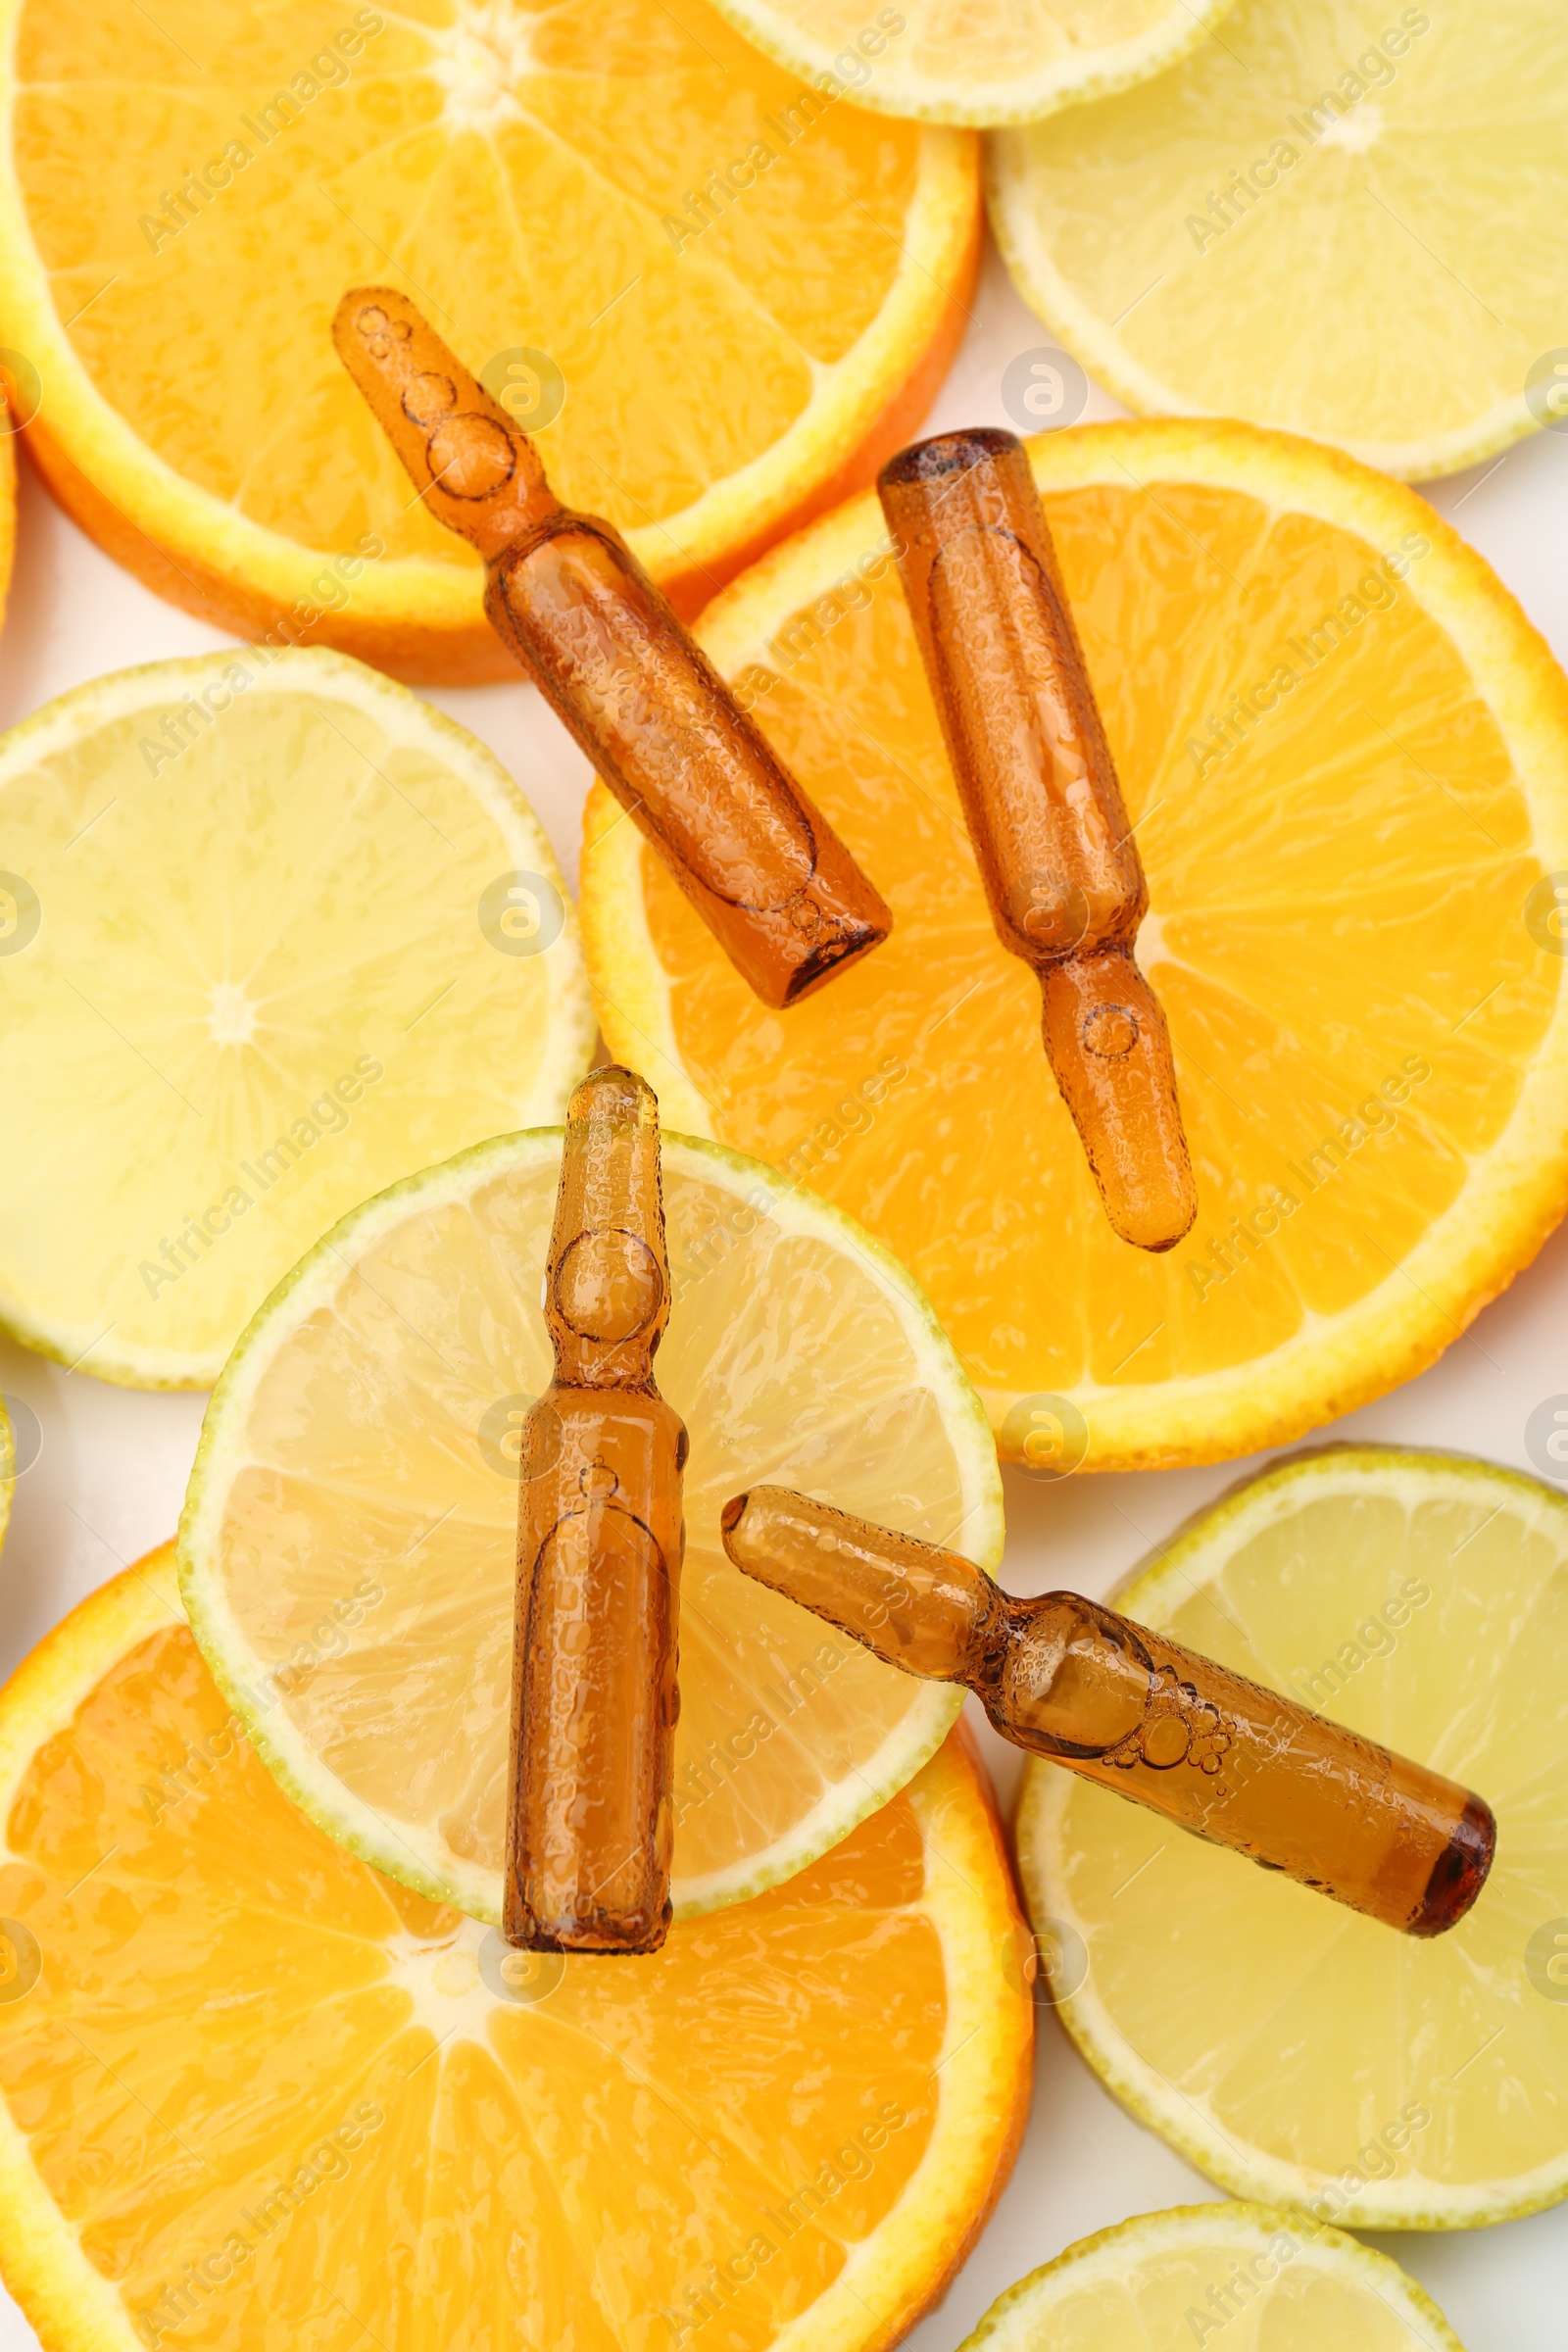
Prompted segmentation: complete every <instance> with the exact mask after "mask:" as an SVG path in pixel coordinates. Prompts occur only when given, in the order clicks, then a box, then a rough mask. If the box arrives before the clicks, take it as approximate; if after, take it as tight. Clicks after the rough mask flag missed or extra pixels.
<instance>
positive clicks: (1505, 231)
mask: <svg viewBox="0 0 1568 2352" xmlns="http://www.w3.org/2000/svg"><path fill="white" fill-rule="evenodd" d="M988 171H989V181H988V193H989V199H990V206H991V217H992V220H993V221H994V223H995V225H996V231H997V238H998V242H999V243H1000V245H1001V247H1002V250H1003V253H1004V255H1005V259H1006V262H1007V266H1008V268H1009V270H1011V271H1012V275H1013V278H1014V280H1015V281H1016V283H1017V287H1018V291H1019V292H1020V293H1021V294H1022V296H1023V298H1024V300H1025V302H1027V303H1028V304H1029V305H1030V306H1031V307H1032V308H1033V309H1034V310H1035V311H1037V312H1038V313H1039V315H1040V317H1041V318H1042V319H1045V321H1046V322H1047V324H1048V325H1049V326H1050V327H1052V328H1053V329H1054V332H1055V333H1056V334H1057V335H1059V336H1060V338H1061V340H1062V342H1063V343H1065V344H1066V345H1067V346H1068V348H1069V349H1070V350H1071V351H1072V352H1073V353H1075V354H1076V356H1077V358H1078V359H1079V360H1081V361H1082V363H1083V365H1084V367H1085V368H1088V369H1089V370H1090V372H1091V373H1092V374H1094V375H1096V376H1098V377H1099V379H1100V381H1101V382H1102V383H1103V384H1106V385H1108V387H1109V388H1110V390H1111V391H1112V392H1114V393H1115V395H1116V397H1117V398H1118V399H1119V400H1123V401H1125V402H1126V403H1127V405H1128V406H1129V407H1130V408H1134V409H1140V410H1144V411H1146V412H1150V413H1154V414H1158V413H1161V412H1163V413H1167V414H1175V415H1178V416H1193V415H1208V416H1219V417H1246V418H1247V419H1248V420H1249V422H1250V423H1253V424H1268V425H1279V426H1282V427H1284V428H1285V429H1286V430H1287V431H1290V432H1295V433H1305V434H1308V435H1310V436H1311V437H1312V439H1314V440H1318V441H1334V442H1338V443H1339V444H1340V445H1341V446H1342V447H1343V448H1346V449H1348V450H1350V451H1352V452H1353V453H1354V454H1355V455H1356V456H1357V457H1361V458H1364V459H1366V460H1367V462H1368V463H1369V464H1370V465H1373V466H1382V467H1383V468H1384V469H1385V470H1386V471H1388V472H1390V473H1397V474H1403V475H1405V476H1408V477H1410V478H1414V479H1420V478H1423V477H1424V476H1426V475H1429V474H1435V473H1450V472H1452V471H1454V470H1455V469H1456V468H1457V467H1459V466H1470V465H1473V464H1475V463H1476V461H1477V460H1478V459H1481V458H1484V457H1487V456H1489V455H1491V454H1492V453H1493V452H1494V451H1495V450H1499V449H1504V448H1506V447H1507V446H1508V444H1509V443H1510V442H1512V441H1517V440H1518V439H1519V438H1520V436H1521V435H1522V434H1524V433H1528V432H1530V431H1532V430H1533V429H1534V428H1535V427H1536V426H1537V425H1539V424H1544V423H1557V424H1558V425H1559V426H1560V423H1561V421H1562V419H1563V417H1564V416H1565V414H1568V410H1565V408H1564V406H1563V403H1564V401H1565V400H1568V348H1565V346H1568V314H1565V312H1564V309H1563V300H1562V267H1561V259H1560V235H1561V222H1562V219H1563V213H1564V209H1565V207H1568V12H1565V11H1564V10H1563V8H1562V7H1561V5H1560V0H1510V5H1509V6H1508V7H1507V8H1506V9H1503V10H1498V9H1496V8H1491V7H1488V6H1487V5H1486V0H1443V5H1442V6H1439V7H1431V8H1402V7H1394V6H1390V5H1387V4H1386V0H1339V4H1338V5H1337V6H1335V7H1333V8H1325V7H1324V6H1323V5H1322V0H1241V5H1240V6H1239V7H1238V8H1236V9H1235V10H1234V11H1233V12H1232V13H1231V15H1230V16H1228V17H1227V18H1226V20H1225V22H1224V24H1223V25H1221V26H1220V27H1219V29H1218V31H1217V32H1216V33H1215V34H1214V37H1213V38H1212V39H1210V40H1208V41H1206V42H1204V43H1203V45H1202V46H1201V48H1198V49H1195V50H1194V52H1193V54H1192V55H1191V56H1190V57H1188V58H1186V59H1184V60H1183V62H1182V63H1181V64H1180V65H1178V66H1176V67H1175V68H1174V69H1173V71H1172V72H1171V73H1165V74H1161V75H1160V77H1159V78H1158V79H1157V80H1156V81H1151V82H1146V83H1144V84H1143V85H1142V86H1141V87H1140V88H1138V89H1135V90H1128V91H1127V92H1125V93H1124V94H1123V95H1122V96H1120V97H1117V98H1110V99H1106V100H1105V101H1104V102H1103V104H1102V105H1098V106H1091V107H1082V108H1077V109H1075V110H1073V111H1072V112H1071V113H1068V114H1064V115H1057V116H1054V118H1053V119H1052V120H1051V121H1050V122H1049V123H1029V124H1026V125H1024V126H1023V127H1021V128H1019V129H1016V130H1007V131H1003V132H1001V133H999V134H998V137H997V139H996V140H995V141H994V143H993V145H992V148H991V153H990V156H989V159H988ZM1504 188H1506V191H1507V194H1506V200H1505V201H1503V200H1502V199H1501V197H1500V191H1501V190H1502V189H1504ZM1204 544H1205V546H1206V539H1205V541H1204ZM1283 658H1285V659H1288V658H1289V657H1288V656H1285V657H1283Z"/></svg>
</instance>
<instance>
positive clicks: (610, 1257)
mask: <svg viewBox="0 0 1568 2352" xmlns="http://www.w3.org/2000/svg"><path fill="white" fill-rule="evenodd" d="M668 1313H669V1276H668V1266H667V1262H666V1258H665V1252H664V1212H663V1200H662V1190H661V1183H660V1152H659V1105H658V1103H657V1102H656V1101H655V1099H654V1096H653V1093H652V1091H651V1090H650V1089H649V1087H648V1086H647V1085H645V1083H644V1082H643V1080H642V1079H641V1078H638V1077H636V1076H635V1075H634V1074H633V1073H632V1072H631V1071H630V1070H623V1069H619V1068H615V1067H612V1068H609V1069H602V1070H595V1071H594V1072H593V1073H592V1075H591V1076H589V1077H587V1078H585V1079H584V1080H583V1082H582V1084H581V1086H579V1087H578V1089H577V1091H576V1093H575V1094H574V1095H573V1096H572V1098H571V1103H570V1105H569V1107H568V1109H567V1112H566V1142H565V1150H564V1155H563V1158H562V1163H561V1184H560V1189H559V1191H558V1192H557V1195H556V1217H555V1226H554V1230H553V1231H552V1234H551V1237H550V1263H549V1267H548V1269H547V1272H546V1276H545V1322H546V1325H547V1327H548V1329H549V1332H550V1339H551V1344H552V1346H553V1347H554V1348H555V1355H556V1371H555V1378H554V1380H553V1381H552V1382H551V1385H550V1387H549V1388H548V1389H547V1390H546V1391H545V1394H544V1395H543V1396H542V1397H540V1399H539V1401H538V1403H537V1404H536V1405H534V1407H533V1409H532V1410H531V1412H530V1413H529V1415H528V1417H527V1420H526V1421H525V1422H524V1423H523V1429H522V1485H521V1488H520V1490H519V1495H518V1509H517V1608H516V1626H515V1638H514V1645H513V1684H512V1688H513V1720H512V1787H511V1802H510V1806H509V1810H508V1852H507V1867H506V1896H505V1911H504V1915H503V1922H502V1925H503V1932H504V1933H505V1935H506V1936H507V1939H508V1941H509V1942H511V1943H515V1944H518V1945H520V1946H521V1947H522V1948H523V1949H524V1950H526V1951H534V1952H651V1951H655V1950H657V1949H658V1947H659V1945H660V1944H662V1942H663V1940H664V1936H665V1934H666V1932H667V1930H668V1927H669V1855H670V1839H671V1835H672V1824H673V1816H672V1812H671V1807H670V1797H669V1777H670V1763H671V1750H672V1744H673V1740H674V1736H675V1717H676V1714H677V1712H678V1707H679V1700H678V1697H677V1693H676V1686H675V1631H676V1600H677V1593H678V1588H679V1579H680V1564H681V1552H682V1549H683V1546H684V1544H685V1530H684V1527H683V1525H682V1521H681V1472H682V1470H683V1469H684V1467H685V1463H686V1432H685V1429H684V1427H683V1426H682V1424H681V1420H680V1416H679V1415H678V1414H677V1413H676V1412H675V1411H674V1410H673V1408H672V1407H671V1406H669V1405H668V1404H666V1403H665V1401H664V1399H663V1397H661V1396H660V1394H659V1391H658V1389H657V1388H656V1387H655V1386H654V1371H653V1362H654V1353H655V1350H656V1349H657V1348H658V1346H659V1343H660V1340H661V1338H662V1335H663V1330H664V1324H665V1321H666V1319H667V1317H668Z"/></svg>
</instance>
